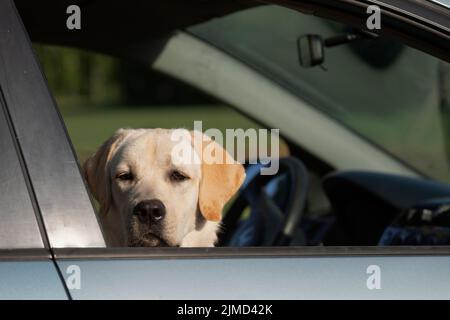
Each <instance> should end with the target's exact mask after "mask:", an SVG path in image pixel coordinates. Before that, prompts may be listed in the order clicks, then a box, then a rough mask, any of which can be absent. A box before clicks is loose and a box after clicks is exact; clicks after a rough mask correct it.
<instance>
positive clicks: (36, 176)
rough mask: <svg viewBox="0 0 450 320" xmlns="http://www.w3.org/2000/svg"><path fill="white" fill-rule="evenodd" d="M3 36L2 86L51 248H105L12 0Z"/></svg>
mask: <svg viewBox="0 0 450 320" xmlns="http://www.w3.org/2000/svg"><path fill="white" fill-rule="evenodd" d="M0 34H2V37H3V38H2V40H3V41H2V42H1V44H2V45H1V46H0V58H1V60H0V61H1V62H2V67H3V73H2V77H0V87H1V88H2V89H3V100H4V102H5V109H6V111H7V113H8V114H9V116H10V122H11V125H12V127H13V128H14V137H15V140H16V141H17V144H18V145H19V146H20V151H21V156H22V157H23V167H25V168H26V172H27V175H28V176H29V185H30V188H31V190H32V191H33V199H34V200H35V210H36V217H37V218H38V220H39V221H41V222H42V224H41V225H42V227H41V230H42V234H43V236H44V237H45V238H46V239H48V240H47V241H48V245H47V246H48V247H50V248H53V247H67V246H69V247H70V246H73V247H104V246H105V242H104V239H103V235H102V232H101V229H100V225H99V223H98V221H97V216H96V214H95V212H94V206H93V202H92V199H91V198H90V195H89V193H88V192H87V188H86V185H85V183H84V180H83V178H82V175H81V170H80V167H79V165H78V162H77V160H76V157H75V153H74V150H73V146H72V144H71V142H70V139H69V138H68V133H67V129H66V128H65V126H64V123H63V121H62V118H61V115H60V113H59V110H58V108H57V106H56V103H55V100H54V98H53V96H52V94H51V92H50V90H49V88H48V85H47V82H46V80H45V76H44V74H43V73H42V71H41V68H40V65H39V63H38V61H37V59H36V57H35V55H34V52H33V49H32V46H31V42H30V39H29V37H28V33H27V32H26V30H25V27H24V26H23V24H22V20H21V18H20V16H19V13H18V12H17V10H16V7H15V4H14V2H13V1H12V0H8V1H1V2H0ZM66 181H70V182H71V183H66ZM68 212H70V213H68ZM62 224H63V225H64V227H65V229H62Z"/></svg>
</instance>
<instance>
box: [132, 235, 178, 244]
mask: <svg viewBox="0 0 450 320" xmlns="http://www.w3.org/2000/svg"><path fill="white" fill-rule="evenodd" d="M128 246H129V247H170V245H169V244H168V243H167V242H166V241H165V240H164V239H162V238H160V237H158V236H157V235H155V234H154V233H146V234H144V235H141V236H139V237H132V239H130V241H129V242H128Z"/></svg>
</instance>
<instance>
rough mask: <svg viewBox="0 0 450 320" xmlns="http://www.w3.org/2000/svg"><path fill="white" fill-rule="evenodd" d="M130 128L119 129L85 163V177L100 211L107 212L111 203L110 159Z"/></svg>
mask: <svg viewBox="0 0 450 320" xmlns="http://www.w3.org/2000/svg"><path fill="white" fill-rule="evenodd" d="M128 131H129V130H125V129H119V130H118V131H116V133H115V134H114V135H113V136H112V137H111V138H109V139H108V140H107V141H106V142H105V143H104V144H103V145H102V146H101V147H100V148H99V149H98V150H97V151H96V152H95V153H94V154H93V155H92V156H90V157H89V158H88V159H87V160H86V161H85V163H84V165H83V172H84V178H85V179H86V182H87V184H88V186H89V189H90V190H91V193H92V195H93V196H94V198H95V199H96V200H97V201H98V202H99V203H100V213H106V212H107V211H108V210H109V206H110V203H111V179H110V176H109V167H108V164H109V161H110V160H111V158H112V156H113V154H114V151H115V150H116V149H117V146H118V145H119V143H120V142H121V141H123V139H124V138H125V136H126V135H127V132H128Z"/></svg>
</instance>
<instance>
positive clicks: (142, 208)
mask: <svg viewBox="0 0 450 320" xmlns="http://www.w3.org/2000/svg"><path fill="white" fill-rule="evenodd" d="M134 214H136V215H137V216H138V217H139V219H140V220H141V222H147V223H148V222H157V221H160V220H162V219H164V216H165V215H166V207H165V206H164V203H162V202H161V201H160V200H158V199H152V200H144V201H141V202H139V203H138V204H137V205H136V207H135V208H134Z"/></svg>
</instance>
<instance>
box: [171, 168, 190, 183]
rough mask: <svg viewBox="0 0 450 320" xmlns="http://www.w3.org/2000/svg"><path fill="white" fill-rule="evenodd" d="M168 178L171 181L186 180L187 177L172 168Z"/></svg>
mask: <svg viewBox="0 0 450 320" xmlns="http://www.w3.org/2000/svg"><path fill="white" fill-rule="evenodd" d="M170 179H171V180H172V181H176V182H181V181H185V180H188V179H189V177H188V176H187V175H185V174H184V173H182V172H180V171H178V170H173V171H172V172H171V174H170Z"/></svg>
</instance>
